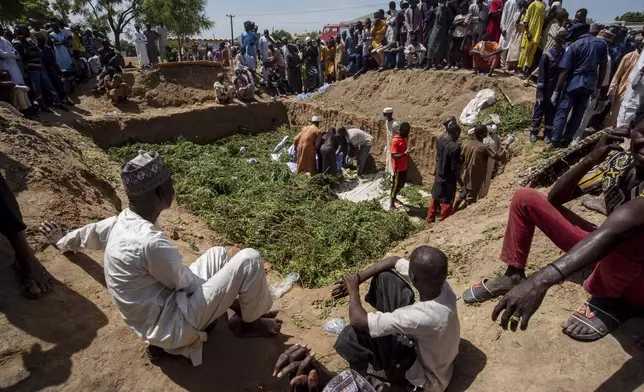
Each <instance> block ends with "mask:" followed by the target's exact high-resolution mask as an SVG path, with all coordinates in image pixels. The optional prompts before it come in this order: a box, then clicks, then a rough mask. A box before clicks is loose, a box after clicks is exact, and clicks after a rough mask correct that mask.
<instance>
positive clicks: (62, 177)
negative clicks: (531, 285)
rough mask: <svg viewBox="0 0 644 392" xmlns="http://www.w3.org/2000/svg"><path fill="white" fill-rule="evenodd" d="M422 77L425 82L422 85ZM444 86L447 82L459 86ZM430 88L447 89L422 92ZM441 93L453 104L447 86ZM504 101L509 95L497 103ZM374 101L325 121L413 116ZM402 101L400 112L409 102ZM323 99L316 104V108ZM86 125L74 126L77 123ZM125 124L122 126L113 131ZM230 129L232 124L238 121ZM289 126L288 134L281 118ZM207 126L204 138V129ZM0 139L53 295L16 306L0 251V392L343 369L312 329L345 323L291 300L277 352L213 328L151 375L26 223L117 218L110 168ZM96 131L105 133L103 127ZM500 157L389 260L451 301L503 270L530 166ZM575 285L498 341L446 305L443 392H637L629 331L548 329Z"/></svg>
mask: <svg viewBox="0 0 644 392" xmlns="http://www.w3.org/2000/svg"><path fill="white" fill-rule="evenodd" d="M431 75H433V74H428V76H427V78H430V77H434V76H431ZM436 75H437V76H436V77H438V73H437V74H436ZM448 75H449V77H450V78H452V77H453V78H458V77H460V74H459V73H456V74H449V73H448ZM452 75H453V76H452ZM404 77H406V76H405V74H403V73H400V74H396V75H393V74H391V75H389V74H386V73H385V74H368V75H365V76H364V77H363V78H361V79H359V80H358V81H356V82H342V83H340V84H338V85H337V86H334V87H333V88H332V89H331V90H330V91H329V92H328V93H327V94H328V95H324V96H323V97H321V98H319V99H318V100H317V102H315V103H314V104H315V105H319V107H320V108H324V109H325V110H337V109H334V108H333V107H332V106H331V105H336V106H335V107H336V108H340V107H342V106H343V105H347V101H346V100H344V101H338V102H335V103H333V102H331V97H332V96H333V94H338V93H339V91H340V90H341V89H344V90H345V91H346V92H347V93H346V94H349V92H350V91H353V90H356V91H359V90H360V89H365V88H367V86H366V85H365V84H366V82H367V80H368V78H375V79H378V80H381V78H382V81H386V80H387V79H388V78H404ZM352 83H353V84H352ZM494 83H500V84H501V83H514V82H513V81H505V80H499V81H494ZM419 84H425V81H423V80H420V81H415V80H414V81H413V84H410V85H408V86H407V87H408V88H412V87H413V88H416V87H417V86H418V85H419ZM474 85H475V82H471V84H470V85H469V86H470V87H471V88H472V89H471V90H467V92H464V93H463V97H462V98H459V99H462V101H463V102H465V101H466V96H469V95H470V94H471V95H472V96H473V94H475V90H476V88H475V87H473V86H474ZM427 86H431V83H428V84H427ZM502 87H503V88H504V90H505V86H502ZM390 88H394V87H393V86H390ZM443 88H444V89H447V88H448V87H440V86H435V87H434V89H437V90H440V89H443ZM449 88H451V89H453V90H452V91H453V94H454V95H457V92H456V87H454V86H450V87H449ZM517 88H519V87H517ZM520 88H521V89H522V86H521V87H520ZM402 90H404V88H401V91H402ZM382 91H385V90H382ZM520 91H523V90H520ZM351 94H353V93H351ZM506 94H508V95H511V94H513V92H512V91H506ZM521 94H522V93H521ZM394 95H395V94H394ZM354 96H355V97H358V96H360V94H357V95H354ZM372 96H373V94H372ZM387 96H388V95H385V96H384V97H380V98H379V99H381V101H380V102H377V100H376V103H377V104H378V105H377V106H376V105H375V104H374V107H373V108H371V109H369V108H368V105H366V106H364V107H362V106H360V107H359V106H357V104H355V103H354V104H353V105H354V106H353V108H347V110H348V111H347V112H339V111H338V118H339V119H341V117H342V116H353V115H355V113H360V115H361V116H362V117H361V118H364V119H365V121H373V122H374V124H373V125H374V126H376V124H375V122H377V121H381V120H380V110H381V109H382V107H384V106H394V108H395V109H396V111H397V118H399V119H400V118H401V117H404V116H406V114H405V110H410V111H409V113H422V111H420V110H418V108H420V107H422V106H423V105H422V102H418V101H415V102H416V103H415V104H414V105H409V106H412V107H413V108H414V109H416V110H418V111H417V112H414V111H412V110H411V109H408V108H407V107H406V106H405V105H404V100H402V99H401V100H399V101H397V102H396V101H394V100H392V101H386V99H385V97H387ZM407 98H409V99H411V94H408V96H407ZM470 98H471V97H470ZM335 99H342V98H340V97H336V98H335ZM511 99H513V98H512V97H511ZM517 99H518V98H517ZM81 100H82V101H85V100H86V98H85V97H81ZM326 100H329V102H328V106H327V103H326ZM320 101H322V102H320ZM385 102H386V104H385ZM465 103H466V102H465ZM288 105H290V104H288ZM431 105H432V104H431V103H428V104H426V105H425V106H431ZM449 105H452V104H451V103H450V104H449ZM455 105H456V104H454V106H453V107H451V109H450V110H447V109H446V110H445V111H442V112H440V113H437V114H432V115H431V116H432V117H435V116H437V117H443V116H446V115H447V114H448V113H451V112H454V113H453V114H456V113H460V110H461V109H462V106H461V108H460V109H459V108H457V107H456V106H455ZM463 106H464V104H463ZM288 109H289V114H292V112H293V110H295V109H294V108H293V107H292V106H289V108H288ZM349 109H351V110H349ZM173 110H181V108H179V109H173ZM300 110H304V109H300ZM148 111H149V109H146V112H145V113H143V114H142V116H144V117H142V118H141V126H142V127H146V128H151V127H156V126H159V125H158V124H157V123H149V122H146V121H147V120H146V119H147V118H148V117H149V113H148ZM165 111H166V109H164V111H162V112H165ZM354 111H355V112H354ZM170 112H171V111H170ZM436 112H438V109H436ZM221 114H222V115H224V112H222V113H221ZM424 115H425V114H421V116H424ZM87 117H89V116H83V118H82V120H83V121H85V120H87ZM136 117H137V116H136V115H135V114H131V113H130V114H128V115H127V116H126V117H125V118H126V119H130V118H132V119H135V118H136ZM429 118H430V117H426V119H429ZM94 119H95V120H100V121H112V119H105V118H99V119H96V118H94ZM341 120H342V121H344V119H343V118H342V119H341ZM79 121H80V120H79ZM116 121H119V120H116ZM159 121H160V120H159ZM230 121H231V122H232V120H230ZM239 121H240V123H243V121H244V119H240V120H239ZM291 121H292V122H297V121H294V119H293V118H291ZM338 121H340V120H338ZM422 121H424V120H419V121H416V122H413V125H414V126H415V127H418V129H424V127H425V126H427V125H428V124H423V123H422ZM211 124H212V127H213V128H216V127H217V122H216V121H212V122H211ZM365 124H366V123H365ZM437 124H439V123H437ZM76 125H78V124H76ZM177 125H179V124H177ZM367 125H368V124H367ZM190 126H194V123H193V124H190ZM434 126H436V127H438V125H431V126H428V127H427V129H428V132H431V131H432V128H433V127H434ZM0 128H1V132H0V169H1V170H2V172H3V174H4V175H5V177H6V178H7V180H8V182H9V184H10V186H11V188H12V190H13V191H14V193H15V194H16V195H17V198H18V201H19V203H20V206H21V209H22V212H23V215H24V216H25V221H26V223H27V225H28V226H29V229H28V236H29V239H30V242H31V243H32V245H33V246H34V247H35V249H37V255H38V257H39V258H40V259H41V260H42V262H43V263H44V265H45V266H46V267H47V268H48V269H49V271H51V273H52V275H53V276H54V277H55V278H56V279H57V281H58V283H57V284H56V287H55V289H54V291H53V292H52V293H51V294H50V295H48V296H46V297H45V298H42V299H40V300H38V301H30V300H27V299H25V298H23V297H22V296H21V295H20V291H19V289H18V284H17V281H16V279H15V277H14V275H13V273H12V271H11V267H10V264H11V260H12V255H11V251H10V250H9V247H8V245H7V244H6V241H4V240H2V241H0V253H1V254H2V255H3V256H4V257H2V260H4V261H3V262H2V263H0V285H1V287H2V290H0V309H1V313H2V315H1V316H0V333H1V334H2V336H3V337H4V339H2V342H1V343H0V364H1V366H0V388H1V389H2V390H6V391H40V390H46V391H58V390H64V391H160V390H162V391H182V390H189V391H204V392H206V391H213V390H214V391H286V390H288V387H287V385H286V384H285V383H284V382H279V381H277V380H275V379H274V378H273V377H271V374H272V365H273V363H274V361H275V360H276V358H277V356H278V355H279V353H280V352H281V351H283V350H284V349H285V348H286V347H288V346H289V345H291V344H293V343H295V342H304V343H307V344H308V345H310V346H311V347H312V348H313V349H314V350H315V351H316V352H317V353H318V355H317V356H318V358H320V360H321V361H322V362H323V363H325V364H326V365H327V366H329V367H330V368H331V369H333V370H340V369H343V368H344V367H345V366H346V364H345V363H344V362H343V361H342V359H340V358H339V357H338V356H337V355H336V354H335V352H334V350H333V342H334V340H335V337H334V336H332V335H329V334H328V333H325V332H323V331H322V325H323V324H324V322H325V321H326V320H328V319H329V318H331V317H336V316H344V317H346V316H347V309H346V303H339V304H334V303H332V302H331V301H329V298H330V288H322V289H317V290H307V289H302V288H299V287H295V288H294V289H293V290H291V291H290V292H289V293H287V294H286V295H285V296H284V297H283V298H281V299H280V300H278V301H277V302H276V308H277V309H279V310H280V312H281V314H280V317H281V318H282V319H283V320H284V328H283V333H284V335H283V336H282V337H280V338H279V339H245V340H244V339H238V338H236V337H235V336H234V335H233V334H232V333H231V332H230V331H229V330H228V328H226V326H225V325H224V324H225V323H219V324H218V325H217V327H216V328H215V330H213V331H211V332H210V333H209V341H208V342H207V343H206V344H205V346H204V364H203V365H202V366H201V367H198V368H193V367H192V366H191V365H190V363H189V362H188V361H187V360H184V359H181V358H166V359H164V360H162V361H161V363H160V364H159V366H153V365H151V364H150V363H149V362H148V360H147V359H146V358H145V357H144V355H143V343H142V342H140V341H139V340H138V339H137V338H136V337H135V336H134V334H133V333H132V332H131V331H130V330H129V329H128V328H127V327H126V326H125V325H124V323H123V322H122V321H121V319H120V316H119V314H118V312H117V311H116V309H115V307H114V306H113V304H112V301H111V298H110V296H109V294H108V293H107V290H106V289H105V280H104V276H103V270H102V267H101V263H102V259H103V255H102V253H101V252H87V253H78V254H76V255H73V256H70V257H65V256H63V255H61V254H60V253H58V252H57V251H55V250H54V249H53V248H52V247H51V246H47V243H46V240H45V238H44V237H43V236H42V235H40V234H39V233H38V232H37V230H36V227H37V224H38V223H39V222H41V221H42V220H45V219H56V220H58V221H59V222H60V223H61V224H62V225H63V226H64V227H66V228H75V227H78V226H79V225H82V224H86V223H89V222H92V221H95V220H98V219H102V218H105V217H108V216H111V215H114V214H115V213H117V211H118V210H119V209H120V208H121V207H123V206H124V205H125V200H126V199H125V198H124V195H123V192H122V190H121V189H120V186H119V182H118V163H116V162H112V161H109V159H108V158H107V156H106V155H105V153H104V152H103V151H102V150H101V149H100V148H99V147H97V145H96V143H95V142H94V140H92V138H90V137H88V136H85V135H83V134H81V133H79V132H78V131H77V130H75V129H73V128H69V127H67V126H64V125H61V126H42V125H40V124H38V123H35V122H31V121H27V120H22V119H15V118H13V117H11V115H9V114H7V112H5V111H0ZM187 128H188V127H184V129H187ZM78 129H80V130H81V131H83V130H84V128H82V127H78ZM84 131H87V130H84ZM104 131H105V132H110V131H113V128H110V127H107V126H106V128H105V129H104ZM132 131H134V128H132ZM96 132H98V129H97V130H96ZM149 132H151V131H149ZM88 134H90V135H91V132H88ZM149 136H150V134H148V135H147V136H146V135H143V134H142V137H149ZM92 137H94V138H96V135H92ZM427 143H429V142H427ZM374 150H375V148H374ZM513 156H514V158H513V159H512V160H511V161H510V163H509V164H508V167H507V168H506V170H505V173H504V174H502V175H501V176H500V177H499V178H497V179H496V180H495V181H494V182H493V184H492V187H491V189H490V194H489V195H488V197H487V198H485V199H484V200H482V201H480V202H479V203H477V204H475V205H473V206H471V207H468V208H467V209H466V210H464V211H462V212H459V213H457V214H456V215H454V216H453V217H451V218H450V219H448V220H446V221H445V222H442V223H440V224H439V225H437V226H436V227H434V228H433V229H431V230H428V231H424V232H422V233H420V234H418V235H417V236H415V237H413V238H410V239H408V240H407V241H405V242H404V243H401V244H399V245H398V246H396V247H395V248H394V249H392V251H391V252H390V254H396V255H400V256H408V255H409V254H410V253H411V251H412V250H413V249H414V248H415V247H416V246H418V245H422V244H432V245H435V246H438V247H440V248H441V249H443V250H444V251H445V252H446V253H447V254H448V255H449V257H450V263H451V266H450V276H449V282H450V284H451V285H452V287H453V288H454V289H455V291H456V292H457V294H460V293H462V292H463V291H464V290H465V289H467V288H468V287H469V285H470V284H472V283H473V282H475V281H477V280H478V279H480V278H482V277H486V276H488V277H489V276H493V275H495V274H498V273H501V272H502V270H503V267H502V266H501V264H500V263H499V262H498V254H499V252H500V248H501V244H502V238H503V233H504V230H505V222H506V219H507V214H508V206H509V203H510V200H511V195H512V193H513V191H514V190H515V189H516V188H517V187H518V183H519V181H520V178H519V177H518V175H517V174H518V173H521V172H523V171H524V170H525V168H526V167H528V166H532V165H534V164H535V163H536V162H537V161H538V160H539V159H540V156H541V155H540V153H539V151H538V150H535V148H534V147H533V146H532V145H531V144H529V143H528V142H527V140H526V135H521V136H520V138H519V141H518V142H517V143H516V144H515V146H514V147H513ZM571 204H572V205H571V206H570V207H571V208H572V209H573V210H574V211H576V212H578V213H579V214H581V215H582V216H584V217H586V218H587V219H589V220H591V221H593V222H596V223H600V222H601V221H602V220H603V217H602V216H599V215H596V214H594V213H590V212H588V211H585V210H583V209H582V208H581V207H580V201H577V202H574V203H571ZM420 213H421V214H422V212H420ZM159 223H160V225H161V226H162V227H163V229H164V230H165V231H166V232H167V233H168V235H171V236H172V238H173V239H176V241H175V242H176V243H177V245H178V246H179V248H180V249H181V251H182V254H183V255H184V256H185V262H186V263H190V262H192V261H194V260H195V259H196V258H197V257H198V255H199V254H200V253H201V252H203V251H204V250H206V249H207V248H208V247H210V246H213V245H221V244H222V242H221V240H220V239H219V238H218V236H217V234H216V233H214V232H213V231H211V230H209V229H208V227H207V225H206V224H205V222H203V221H202V220H200V219H198V218H195V217H193V216H191V215H190V214H188V213H187V212H186V211H185V210H183V209H182V208H181V207H180V206H176V205H175V206H173V207H172V208H171V209H170V210H168V211H166V212H164V214H162V215H161V218H160V222H159ZM223 245H230V246H232V248H231V250H230V252H231V253H233V252H234V251H235V249H236V248H235V247H234V245H235V244H223ZM560 254H561V252H560V251H559V250H557V249H556V248H555V247H554V246H553V245H552V244H550V243H549V241H548V240H547V239H546V238H545V237H544V236H543V235H542V234H540V233H538V234H537V235H536V237H535V241H534V247H533V251H532V253H531V255H530V259H529V263H530V268H531V269H533V270H534V269H536V268H538V267H540V266H543V265H545V264H546V263H548V262H551V261H553V260H554V259H556V258H557V257H558V256H559V255H560ZM266 262H267V264H266V265H267V268H268V270H269V279H271V280H276V279H278V277H277V276H276V275H275V274H274V273H273V272H271V271H270V262H271V260H266ZM581 278H583V276H578V277H576V278H575V279H573V280H574V281H575V282H572V281H571V282H566V283H564V284H562V285H561V286H557V287H555V288H553V289H552V290H551V291H550V292H549V294H548V296H547V297H546V299H545V301H544V303H543V305H542V307H541V308H540V309H539V311H538V312H537V314H536V315H535V316H534V317H533V319H532V321H531V323H530V326H529V329H528V330H527V331H524V332H518V333H512V332H507V331H503V330H502V329H501V328H500V327H499V326H498V325H497V324H495V323H494V322H492V321H491V319H490V314H491V311H492V308H493V307H494V305H495V302H494V301H493V302H491V303H486V304H482V305H479V306H465V305H464V304H463V303H462V301H459V304H458V306H459V316H460V320H461V330H462V333H461V337H462V340H461V352H460V354H459V356H458V358H457V360H456V369H455V373H454V376H453V378H452V385H451V386H450V388H449V391H466V390H467V391H514V390H521V391H641V390H644V388H643V387H642V385H643V384H644V372H642V369H644V366H643V365H644V351H643V350H644V349H643V348H642V343H641V342H642V339H643V338H644V336H643V334H642V331H643V330H644V323H643V322H642V320H641V319H639V320H632V321H629V322H628V323H626V324H625V325H623V327H622V328H620V330H619V331H618V332H616V333H615V334H612V335H610V336H608V337H606V338H604V339H602V340H601V341H599V342H596V343H579V342H574V341H572V340H570V339H569V338H567V337H566V336H564V335H563V334H562V333H561V327H560V323H561V322H562V321H564V320H565V319H566V318H567V317H568V316H569V315H570V313H571V312H573V311H574V309H575V308H576V307H577V306H578V305H579V304H580V303H581V302H582V301H584V300H585V299H586V297H587V295H586V294H585V293H584V291H583V289H582V288H581V287H580V285H579V282H580V280H581Z"/></svg>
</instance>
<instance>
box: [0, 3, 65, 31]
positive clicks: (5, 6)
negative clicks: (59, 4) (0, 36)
mask: <svg viewBox="0 0 644 392" xmlns="http://www.w3.org/2000/svg"><path fill="white" fill-rule="evenodd" d="M55 17H56V15H55V14H54V12H53V11H52V9H51V7H50V5H49V1H47V0H24V1H23V0H2V1H0V25H3V26H12V25H16V24H26V23H27V22H28V21H29V19H33V20H36V21H38V22H40V23H42V24H45V23H49V21H50V20H51V19H52V18H55Z"/></svg>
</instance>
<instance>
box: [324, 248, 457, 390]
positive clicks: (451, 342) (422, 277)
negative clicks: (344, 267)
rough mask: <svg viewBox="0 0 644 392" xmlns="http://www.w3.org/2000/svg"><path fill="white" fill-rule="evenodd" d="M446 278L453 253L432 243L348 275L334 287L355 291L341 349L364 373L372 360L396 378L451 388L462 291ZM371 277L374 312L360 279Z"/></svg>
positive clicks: (374, 366) (373, 365)
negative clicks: (405, 256) (458, 301)
mask: <svg viewBox="0 0 644 392" xmlns="http://www.w3.org/2000/svg"><path fill="white" fill-rule="evenodd" d="M446 278H447V257H446V256H445V254H444V253H443V252H441V251H440V250H438V249H436V248H433V247H430V246H421V247H419V248H416V249H415V250H414V251H413V252H412V254H411V257H410V260H409V261H407V260H404V259H401V258H399V257H389V258H386V259H384V260H381V261H380V262H378V263H376V264H374V265H373V266H371V267H370V268H368V269H366V270H364V271H362V272H360V273H358V274H356V275H349V276H346V277H345V278H344V279H343V280H342V281H340V282H338V283H337V284H336V286H335V287H334V289H333V293H332V294H333V297H334V298H340V297H344V296H346V295H347V294H348V295H349V320H350V325H349V326H348V327H346V328H345V329H344V330H343V331H342V333H341V334H340V336H339V337H338V340H337V342H336V343H335V349H336V351H337V352H338V354H340V356H341V357H343V358H344V359H345V360H347V361H348V362H349V364H350V366H351V368H352V369H354V370H356V371H357V372H358V373H360V374H362V375H366V373H367V370H368V368H369V365H371V368H372V370H373V371H376V372H379V373H381V375H384V376H386V378H387V379H388V380H389V381H390V382H392V383H395V384H402V385H405V384H406V383H407V385H408V386H409V384H411V385H410V386H411V387H418V388H422V389H423V390H424V391H425V392H427V391H429V392H443V391H445V390H446V389H447V387H448V385H449V383H450V379H451V377H452V372H453V366H452V363H453V361H454V358H456V355H457V354H458V345H459V342H460V324H459V321H458V314H457V311H456V295H455V294H454V292H453V291H452V289H451V287H450V286H449V284H448V283H447V282H446ZM369 279H371V285H370V287H369V292H368V293H367V295H366V297H365V300H366V302H368V303H369V304H370V305H371V306H373V307H374V308H375V309H376V311H375V312H373V313H367V311H366V310H365V309H364V307H363V306H362V303H361V301H360V292H359V285H360V283H362V282H365V281H367V280H369ZM409 284H412V285H413V286H414V287H415V288H416V289H417V290H418V293H419V296H420V300H419V301H418V302H415V303H414V292H413V290H412V288H411V286H410V285H409ZM409 341H411V343H410V342H409ZM412 347H413V349H411V348H412ZM382 373H384V374H382Z"/></svg>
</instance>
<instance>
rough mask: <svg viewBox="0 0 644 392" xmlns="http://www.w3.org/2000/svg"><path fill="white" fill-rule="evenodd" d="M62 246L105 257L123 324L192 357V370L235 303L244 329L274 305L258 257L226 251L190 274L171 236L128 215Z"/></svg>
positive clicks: (208, 255)
mask: <svg viewBox="0 0 644 392" xmlns="http://www.w3.org/2000/svg"><path fill="white" fill-rule="evenodd" d="M57 246H58V248H59V249H61V250H78V249H82V248H87V249H94V250H104V251H105V258H104V262H103V268H104V269H105V282H106V283H107V289H108V291H109V293H110V295H111V296H112V299H113V301H114V304H115V305H116V308H117V310H118V311H119V313H120V314H121V317H122V318H123V321H124V322H125V323H126V324H127V325H128V326H129V327H130V328H131V329H132V331H133V332H134V333H135V334H136V336H138V337H139V338H140V339H142V340H144V341H145V342H146V343H149V344H151V345H154V346H157V347H161V348H163V349H165V351H167V352H169V353H171V354H176V355H183V356H185V357H187V358H190V359H191V360H192V364H193V366H199V365H200V364H201V362H202V345H203V342H205V341H206V340H207V338H208V335H207V334H206V333H205V332H204V329H206V328H207V327H208V326H209V325H210V324H211V323H212V322H214V321H215V320H216V319H217V318H219V317H220V316H222V315H223V314H224V313H226V311H227V310H228V308H229V307H230V305H231V304H232V303H233V302H234V300H235V299H238V300H239V303H240V305H241V311H242V319H243V321H245V322H253V321H255V320H257V319H258V318H260V317H261V316H262V315H263V314H265V313H267V312H268V311H269V310H270V308H271V306H272V304H273V299H272V297H271V295H270V292H269V290H268V283H267V282H266V274H265V272H264V265H263V262H262V258H261V256H260V254H259V253H258V252H257V251H255V250H253V249H244V250H242V251H241V252H239V253H238V254H236V255H235V256H234V257H233V258H232V259H230V260H228V256H227V252H226V249H225V248H222V247H215V248H210V249H208V250H207V251H206V252H205V253H204V254H203V255H202V256H201V257H199V258H198V259H197V261H195V262H194V263H193V264H191V265H190V267H187V266H185V265H184V264H183V263H182V261H183V257H182V256H181V254H180V253H179V249H178V248H177V247H176V246H175V245H174V244H173V243H172V242H171V241H170V240H169V239H168V238H167V237H166V236H165V234H164V233H163V232H162V231H161V230H160V229H159V228H157V226H156V225H153V224H152V223H150V222H148V221H147V220H145V219H143V218H141V217H140V216H139V215H137V214H136V213H134V212H133V211H131V210H130V209H129V208H126V209H125V210H123V212H121V213H120V214H119V215H118V216H115V217H111V218H108V219H105V220H103V221H100V222H98V223H93V224H90V225H87V226H84V227H82V228H80V229H78V230H74V231H72V232H71V233H69V234H67V235H66V236H65V237H63V238H62V239H61V240H60V241H58V243H57Z"/></svg>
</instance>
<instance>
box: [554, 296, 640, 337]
mask: <svg viewBox="0 0 644 392" xmlns="http://www.w3.org/2000/svg"><path fill="white" fill-rule="evenodd" d="M635 315H636V312H635V311H633V309H632V307H631V306H630V305H629V304H628V303H626V301H624V300H623V299H621V298H597V297H592V298H591V299H590V300H588V301H587V302H584V303H583V304H582V305H581V306H580V307H579V309H577V311H576V312H575V313H573V314H572V316H570V317H571V318H573V319H575V320H577V321H579V322H580V323H582V324H584V325H586V326H588V327H590V328H591V329H592V330H593V332H592V333H589V334H578V333H572V332H570V333H569V332H566V328H564V329H563V333H564V334H566V335H568V336H570V337H571V338H573V339H575V340H579V341H582V342H594V341H596V340H599V339H601V338H603V337H604V336H606V335H608V334H609V333H610V332H612V331H614V330H615V329H616V328H617V327H619V325H620V324H621V323H623V322H624V321H626V320H628V319H629V318H631V317H634V316H635Z"/></svg>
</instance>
